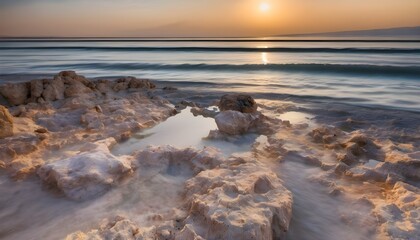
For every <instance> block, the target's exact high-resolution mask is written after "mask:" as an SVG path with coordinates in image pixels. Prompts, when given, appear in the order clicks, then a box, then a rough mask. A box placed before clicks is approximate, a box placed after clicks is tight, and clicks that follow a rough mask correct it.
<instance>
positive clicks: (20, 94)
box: [0, 83, 29, 106]
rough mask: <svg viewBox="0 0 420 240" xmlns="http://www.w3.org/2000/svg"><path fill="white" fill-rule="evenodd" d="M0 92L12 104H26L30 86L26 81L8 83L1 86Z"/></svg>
mask: <svg viewBox="0 0 420 240" xmlns="http://www.w3.org/2000/svg"><path fill="white" fill-rule="evenodd" d="M0 94H1V95H2V96H3V97H4V98H6V100H7V101H8V103H9V104H10V105H12V106H17V105H21V104H24V103H25V102H26V100H27V99H28V95H29V88H28V84H26V83H7V84H5V85H2V86H0Z"/></svg>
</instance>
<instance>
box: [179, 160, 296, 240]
mask: <svg viewBox="0 0 420 240" xmlns="http://www.w3.org/2000/svg"><path fill="white" fill-rule="evenodd" d="M185 195H186V196H188V202H189V205H188V206H189V210H188V211H189V213H188V217H187V218H186V219H185V220H184V222H185V225H184V228H183V229H182V230H181V232H180V233H179V235H178V236H177V237H176V238H175V239H187V238H188V239H189V238H190V239H261V240H262V239H282V237H284V233H285V232H286V231H287V230H288V227H289V222H290V218H291V213H292V202H293V200H292V194H291V193H290V192H289V191H288V190H287V189H286V188H285V187H284V186H283V185H282V183H281V181H280V179H279V178H278V177H277V176H276V174H275V173H273V172H271V171H270V170H269V169H267V168H265V167H263V166H262V165H260V164H258V163H257V162H256V161H249V160H243V159H240V158H238V159H232V160H231V161H228V163H227V164H226V166H224V165H222V166H221V167H220V168H215V169H211V170H207V171H202V172H201V173H199V174H198V175H197V176H195V177H194V178H192V179H190V180H188V181H187V183H186V194H185Z"/></svg>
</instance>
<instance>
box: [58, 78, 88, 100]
mask: <svg viewBox="0 0 420 240" xmlns="http://www.w3.org/2000/svg"><path fill="white" fill-rule="evenodd" d="M85 93H92V90H91V89H90V88H88V87H87V86H85V85H84V84H83V83H81V82H79V81H76V80H72V81H71V82H70V83H69V85H68V87H67V88H66V90H64V95H65V96H66V97H76V96H79V95H81V94H85Z"/></svg>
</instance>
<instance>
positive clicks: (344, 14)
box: [0, 0, 420, 37]
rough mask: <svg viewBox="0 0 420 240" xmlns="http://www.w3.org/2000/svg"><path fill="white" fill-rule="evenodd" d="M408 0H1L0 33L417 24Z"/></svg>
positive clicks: (264, 30) (183, 33)
mask: <svg viewBox="0 0 420 240" xmlns="http://www.w3.org/2000/svg"><path fill="white" fill-rule="evenodd" d="M419 10H420V1H414V0H401V1H394V0H368V1H366V0H353V1H351V0H342V1H339V2H338V1H333V0H319V1H313V0H227V1H226V0H202V1H192V0H177V1H170V0H155V1H147V0H120V1H117V2H114V1H111V0H90V1H87V0H74V1H68V0H65V1H60V2H56V1H53V0H39V1H30V0H24V1H19V2H17V1H11V0H0V36H12V37H243V36H274V35H287V34H306V33H317V32H319V33H322V32H337V31H353V30H365V29H386V28H395V27H409V26H420V14H418V11H419Z"/></svg>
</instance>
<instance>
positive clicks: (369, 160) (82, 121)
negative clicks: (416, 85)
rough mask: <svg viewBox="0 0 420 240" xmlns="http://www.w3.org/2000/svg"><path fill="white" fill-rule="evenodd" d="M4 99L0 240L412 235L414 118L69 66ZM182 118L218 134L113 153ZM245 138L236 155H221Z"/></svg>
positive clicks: (19, 86) (8, 89)
mask: <svg viewBox="0 0 420 240" xmlns="http://www.w3.org/2000/svg"><path fill="white" fill-rule="evenodd" d="M0 94H1V96H2V99H1V101H2V104H3V105H4V106H6V107H1V108H0V130H1V132H0V137H1V139H0V149H1V152H0V156H1V158H0V160H1V161H0V173H1V174H2V177H4V178H2V179H1V181H0V191H2V192H4V193H5V194H2V196H1V197H0V203H1V204H0V206H6V205H8V206H9V207H8V208H4V207H0V220H1V221H2V224H0V238H5V239H60V238H61V239H63V238H65V239H73V240H76V239H80V240H81V239H416V236H419V235H420V232H419V229H420V225H419V222H420V193H419V186H420V184H419V180H420V175H419V172H420V171H419V168H420V164H419V163H420V159H419V158H420V155H419V144H420V133H419V128H418V125H417V126H415V124H413V122H414V123H416V122H417V123H418V121H420V117H419V115H418V114H417V113H408V112H405V113H404V114H405V117H407V119H399V118H398V112H393V111H382V110H372V109H365V108H359V107H350V106H338V105H334V104H332V105H324V104H323V103H317V104H312V103H298V102H290V101H289V102H286V101H280V100H273V99H271V100H270V99H268V98H267V99H257V100H254V99H253V98H252V97H251V96H249V95H244V94H222V93H219V94H217V93H214V92H212V93H196V92H194V91H191V90H183V89H181V88H180V89H177V88H175V87H172V86H169V87H168V86H165V87H161V86H155V84H153V83H151V82H150V81H148V80H143V79H137V78H134V77H127V78H120V79H116V80H102V79H95V80H89V79H87V78H85V77H83V76H79V75H77V74H76V73H75V72H72V71H67V72H61V73H59V74H58V75H56V76H55V77H54V78H53V79H44V80H33V81H30V82H27V83H16V84H8V85H4V86H0ZM219 99H220V100H219ZM187 106H188V107H189V108H187V109H185V107H187ZM180 111H182V114H178V113H179V112H180ZM185 111H191V114H190V115H189V116H190V118H191V120H197V121H198V119H199V118H198V117H195V116H201V118H203V117H205V118H206V119H211V120H213V119H214V122H215V126H217V129H213V130H210V131H209V132H208V134H207V133H206V135H203V136H199V137H201V138H202V141H203V143H205V145H206V147H204V148H202V149H199V148H195V147H187V148H184V147H182V148H180V147H174V146H170V145H161V144H158V145H157V146H148V147H145V148H143V147H139V148H138V149H135V151H130V152H128V154H121V155H117V154H114V153H115V152H114V151H113V149H115V148H116V147H117V146H118V148H121V147H122V146H124V142H125V141H127V140H129V141H127V142H130V141H134V140H136V141H145V140H146V139H147V138H148V137H149V136H148V135H138V133H139V132H142V130H144V129H146V128H153V126H154V125H156V124H159V122H162V121H165V120H166V119H168V118H171V119H172V118H176V117H177V116H178V115H185V113H186V112H185ZM203 119H204V118H203ZM169 120H170V119H169ZM169 120H168V121H169ZM206 121H207V120H206ZM181 124H182V123H181ZM175 127H180V128H181V127H188V126H175ZM151 134H155V133H153V132H152V133H151ZM156 134H157V133H156ZM190 134H192V133H190ZM163 136H164V135H163ZM182 138H183V136H177V138H174V139H175V140H174V142H173V143H172V145H176V144H177V141H182ZM133 139H134V140H133ZM249 139H252V142H253V143H252V144H249V145H248V146H247V147H246V148H245V149H246V150H243V151H241V152H239V153H234V154H230V153H229V154H226V152H222V151H223V149H222V148H217V146H220V145H228V144H230V145H229V146H232V145H234V144H238V143H241V142H243V141H244V140H246V141H245V142H249ZM201 145H202V144H197V146H201ZM207 145H209V146H207ZM210 146H216V147H210ZM238 149H239V148H238ZM240 149H243V148H240ZM5 176H8V177H7V178H6V177H5ZM9 186H12V187H9ZM14 188H16V189H14ZM28 189H30V191H28ZM32 205H34V206H35V207H34V208H36V209H33V208H31V207H30V206H32ZM20 206H26V211H25V212H22V211H19V208H20ZM24 208H25V207H24ZM51 212H52V213H53V214H51ZM31 215H32V216H37V218H38V220H39V221H37V222H33V221H32V220H31V217H30V216H31ZM12 216H14V217H12Z"/></svg>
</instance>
